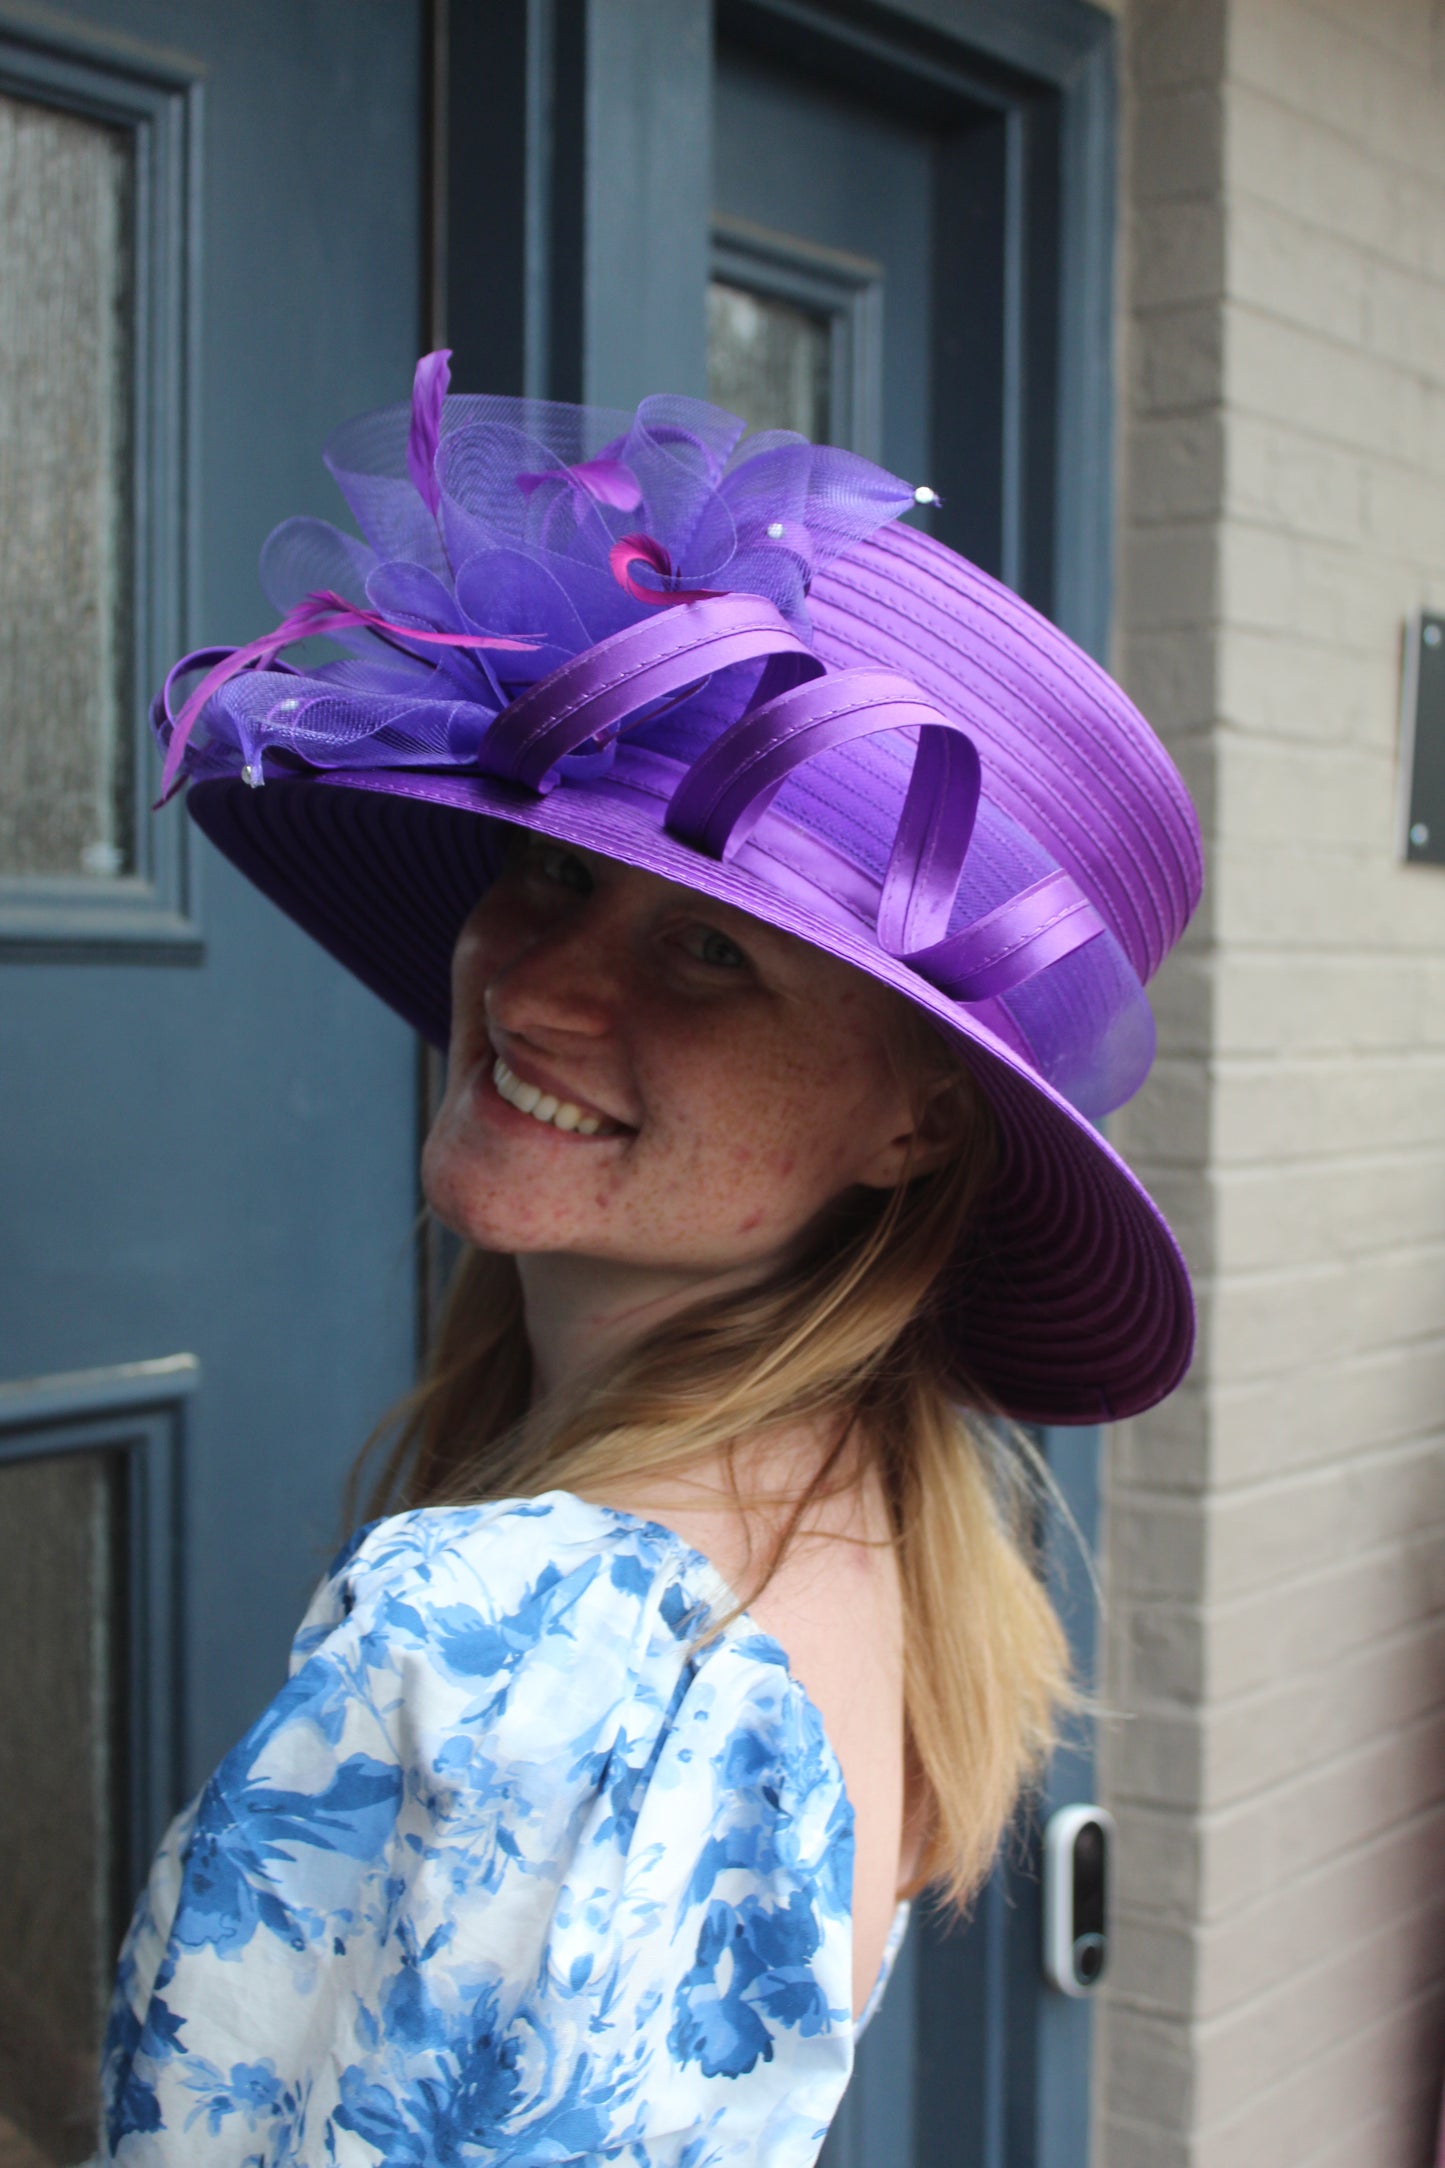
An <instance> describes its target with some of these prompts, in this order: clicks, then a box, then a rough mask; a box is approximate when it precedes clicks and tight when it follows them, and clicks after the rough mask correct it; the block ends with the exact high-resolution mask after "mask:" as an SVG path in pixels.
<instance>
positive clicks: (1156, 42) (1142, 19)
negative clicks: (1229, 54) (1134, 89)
mask: <svg viewBox="0 0 1445 2168" xmlns="http://www.w3.org/2000/svg"><path fill="white" fill-rule="evenodd" d="M1224 21H1225V11H1224V7H1223V5H1222V4H1221V0H1135V4H1134V5H1133V6H1131V7H1129V9H1128V10H1127V12H1126V15H1125V23H1126V30H1125V52H1124V65H1125V68H1126V70H1127V73H1128V75H1129V77H1130V79H1131V81H1132V83H1133V84H1135V85H1136V86H1138V87H1139V88H1140V89H1143V90H1147V91H1159V90H1164V91H1172V90H1177V89H1179V88H1180V87H1182V86H1188V85H1192V84H1201V83H1202V84H1209V85H1213V84H1215V83H1217V82H1218V80H1219V76H1220V71H1221V69H1222V67H1223V62H1224Z"/></svg>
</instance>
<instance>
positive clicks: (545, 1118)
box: [492, 1054, 602, 1137]
mask: <svg viewBox="0 0 1445 2168" xmlns="http://www.w3.org/2000/svg"><path fill="white" fill-rule="evenodd" d="M492 1082H493V1083H494V1084H495V1085H496V1087H497V1094H498V1097H499V1098H502V1099H505V1100H506V1102H507V1104H508V1106H511V1107H517V1108H518V1109H519V1110H520V1111H521V1112H522V1113H523V1114H530V1115H531V1117H532V1119H533V1120H534V1121H538V1122H549V1123H550V1124H551V1126H552V1127H553V1128H554V1129H561V1130H568V1131H571V1130H575V1131H576V1132H577V1134H578V1136H579V1137H595V1136H596V1134H597V1132H598V1130H599V1129H600V1128H601V1127H602V1123H601V1122H600V1120H599V1119H598V1117H597V1116H596V1115H595V1114H584V1113H583V1112H582V1109H581V1108H580V1107H579V1106H574V1105H573V1103H572V1101H571V1100H570V1099H558V1098H556V1097H555V1096H554V1094H553V1093H551V1092H543V1091H539V1090H538V1089H537V1086H536V1085H535V1084H524V1083H523V1082H522V1080H521V1078H520V1077H517V1076H513V1074H512V1072H511V1070H510V1069H509V1068H508V1067H507V1064H506V1063H505V1062H504V1061H503V1060H502V1057H501V1055H500V1054H499V1055H498V1056H497V1059H496V1060H495V1062H494V1063H493V1064H492Z"/></svg>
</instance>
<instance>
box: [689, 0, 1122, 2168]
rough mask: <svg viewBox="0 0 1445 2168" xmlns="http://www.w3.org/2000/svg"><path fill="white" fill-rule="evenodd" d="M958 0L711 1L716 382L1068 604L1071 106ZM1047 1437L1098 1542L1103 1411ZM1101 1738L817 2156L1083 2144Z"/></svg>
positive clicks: (875, 2053)
mask: <svg viewBox="0 0 1445 2168" xmlns="http://www.w3.org/2000/svg"><path fill="white" fill-rule="evenodd" d="M897 12H898V13H899V14H900V15H902V13H903V11H902V10H899V11H897ZM1019 12H1020V15H1021V16H1026V14H1027V11H1026V10H1020V11H1019ZM951 13H952V15H953V18H954V21H955V25H956V28H957V30H958V31H959V32H960V33H961V34H962V35H961V36H960V38H959V40H958V42H957V44H956V47H955V52H954V55H953V70H952V79H951V80H948V79H947V76H946V71H945V69H944V68H943V67H941V66H940V64H939V55H938V53H937V51H936V49H935V51H934V52H933V53H932V54H931V55H930V58H931V60H932V70H931V72H930V73H926V72H925V71H924V70H923V69H922V68H920V67H919V66H918V62H919V60H920V58H921V56H920V55H919V54H918V53H917V51H916V50H914V49H910V47H909V45H908V42H907V40H906V38H903V37H900V38H898V39H897V41H896V42H895V44H894V48H893V51H892V53H891V54H889V52H888V51H887V48H886V45H885V44H884V41H881V40H879V39H877V38H875V39H874V40H872V41H871V49H869V48H866V47H861V46H860V45H859V44H857V43H852V44H850V42H849V40H848V39H847V37H846V36H839V35H838V34H837V30H836V28H835V29H834V31H833V33H832V34H831V35H830V34H829V29H828V27H827V26H826V25H820V24H819V23H818V22H816V21H815V22H814V23H813V25H812V27H811V30H810V31H804V32H801V33H800V32H799V31H798V30H797V29H796V28H795V29H794V31H793V34H792V35H791V36H788V35H786V34H784V33H783V26H782V24H781V22H780V21H779V20H778V18H777V17H776V16H774V17H773V19H772V22H771V26H769V22H768V18H767V15H766V12H765V11H761V10H758V9H752V10H746V9H738V10H726V9H725V10H723V11H722V15H721V27H722V30H723V33H724V34H723V35H722V36H721V37H720V38H719V40H718V42H717V45H716V48H715V54H714V63H713V89H712V100H713V153H712V192H711V220H710V228H711V230H710V263H709V280H708V291H707V363H708V379H709V390H710V393H711V395H712V396H713V397H715V398H716V399H717V400H718V401H719V403H720V404H723V405H728V406H732V407H734V408H735V409H736V410H737V411H738V412H740V413H743V414H745V415H746V416H747V417H748V419H749V420H750V421H752V422H753V423H754V424H755V425H756V426H758V427H760V428H770V427H782V428H788V427H792V428H798V429H802V430H803V431H805V432H806V433H808V434H810V435H814V436H823V437H827V438H830V439H831V440H832V441H833V442H835V443H842V444H848V445H851V446H852V447H853V448H854V449H855V450H857V451H862V452H865V453H867V454H869V455H870V456H872V457H875V458H880V459H882V460H883V461H884V463H885V464H886V465H888V466H889V467H891V468H892V469H893V470H894V471H896V472H898V473H901V474H903V475H905V476H906V477H907V478H908V479H909V480H911V481H914V482H917V483H922V484H924V485H925V487H926V488H928V489H930V490H931V493H932V495H933V496H934V497H935V498H936V499H937V500H939V501H937V502H935V503H933V504H931V505H928V506H926V507H925V508H922V509H920V511H919V512H917V513H915V514H913V515H910V516H912V517H914V518H917V519H918V520H920V521H921V522H923V523H926V524H928V525H930V526H931V527H932V528H933V530H934V531H935V532H936V533H938V534H939V535H940V536H941V537H942V538H943V539H944V540H946V541H949V542H951V543H953V544H954V545H955V546H956V547H958V548H960V549H962V550H964V551H965V552H966V553H967V554H968V555H969V556H971V557H973V558H975V559H976V560H977V561H979V562H981V563H983V564H985V565H987V566H988V567H989V569H990V570H992V571H994V572H996V573H998V574H1000V575H1001V576H1002V577H1003V578H1005V579H1007V580H1008V581H1009V582H1010V584H1011V585H1013V586H1016V587H1019V588H1021V589H1022V590H1023V591H1024V592H1025V593H1027V594H1029V595H1030V597H1031V599H1033V600H1035V601H1037V602H1038V603H1039V604H1040V605H1041V606H1042V607H1044V608H1045V609H1050V610H1053V611H1055V612H1057V610H1058V606H1059V603H1058V597H1059V591H1060V588H1061V587H1065V588H1066V585H1067V565H1068V560H1069V558H1070V556H1071V554H1072V551H1073V550H1074V549H1075V548H1076V547H1077V543H1078V541H1079V540H1081V539H1082V538H1080V537H1074V536H1071V535H1068V534H1065V533H1063V532H1061V530H1060V527H1059V513H1060V510H1061V506H1060V502H1059V494H1058V479H1059V478H1058V474H1057V437H1056V431H1057V416H1058V395H1059V378H1058V367H1059V333H1060V330H1061V328H1062V327H1061V324H1060V321H1059V277H1060V257H1059V235H1060V227H1061V223H1062V208H1063V207H1062V204H1061V202H1060V197H1059V187H1058V178H1057V173H1058V169H1057V164H1056V160H1057V157H1058V152H1059V147H1060V146H1059V140H1058V136H1057V133H1056V130H1057V125H1058V123H1057V116H1056V115H1051V114H1050V112H1049V108H1048V106H1047V103H1045V102H1043V101H1040V102H1039V104H1037V105H1036V106H1035V107H1034V108H1033V110H1032V111H1030V110H1029V109H1028V108H1026V107H1021V106H1020V105H1019V103H1018V102H1017V98H1016V95H1014V96H1011V95H1010V90H1009V87H1008V85H1007V84H1006V82H1004V81H1001V80H1000V79H999V78H998V77H997V76H996V75H991V73H990V70H989V68H988V65H987V55H986V54H985V53H983V52H981V51H980V50H979V49H978V48H977V47H976V46H975V47H974V48H973V49H972V50H970V49H969V47H968V45H967V44H966V43H965V42H964V41H965V39H966V35H967V31H968V28H969V16H970V13H971V11H970V10H969V9H967V8H965V7H959V8H956V9H954V10H952V11H951ZM1077 13H1078V18H1079V22H1078V27H1079V28H1080V30H1081V31H1084V32H1087V30H1088V29H1089V28H1090V25H1089V23H1088V20H1087V15H1086V11H1084V10H1079V11H1077ZM899 27H900V29H901V28H902V27H903V26H902V25H900V26H899ZM729 33H730V34H729ZM880 47H881V48H882V49H880ZM890 59H891V62H892V80H891V81H890V80H889V70H888V68H887V66H886V63H887V62H888V61H889V60H890ZM910 60H911V61H912V62H913V63H914V70H913V80H912V82H911V83H910V82H909V79H908V63H909V61H910ZM1061 558H1062V559H1063V560H1064V565H1065V568H1066V569H1065V579H1064V580H1063V581H1060V579H1059V578H1058V576H1057V575H1058V571H1059V560H1060V559H1061ZM1081 629H1084V630H1086V631H1087V630H1091V629H1094V628H1090V627H1085V628H1081ZM1044 1449H1045V1452H1046V1454H1047V1456H1048V1458H1049V1460H1050V1462H1051V1463H1052V1466H1053V1470H1054V1474H1055V1477H1056V1480H1057V1481H1058V1483H1059V1485H1060V1487H1061V1489H1062V1491H1063V1492H1064V1493H1065V1496H1066V1497H1067V1499H1068V1503H1069V1509H1070V1511H1071V1512H1072V1514H1073V1517H1074V1519H1075V1521H1076V1523H1078V1524H1080V1527H1079V1534H1080V1535H1082V1536H1083V1540H1084V1541H1086V1542H1087V1541H1089V1540H1091V1539H1092V1535H1093V1525H1094V1506H1095V1492H1096V1474H1095V1470H1096V1458H1097V1451H1098V1439H1097V1435H1096V1434H1084V1435H1080V1434H1078V1433H1068V1432H1058V1433H1055V1434H1053V1435H1052V1436H1050V1437H1048V1438H1046V1439H1045V1440H1044ZM1053 1521H1054V1517H1051V1525H1050V1526H1049V1527H1048V1528H1046V1529H1045V1530H1044V1531H1042V1533H1043V1535H1044V1538H1045V1542H1046V1545H1047V1548H1048V1552H1049V1556H1050V1563H1051V1568H1052V1570H1053V1572H1054V1575H1055V1579H1056V1584H1057V1589H1058V1594H1059V1596H1060V1599H1061V1601H1062V1602H1063V1604H1064V1607H1065V1609H1066V1612H1067V1614H1068V1617H1069V1623H1070V1627H1071V1630H1072V1633H1073V1636H1074V1640H1075V1644H1076V1647H1077V1650H1078V1654H1079V1658H1080V1662H1081V1666H1082V1668H1083V1669H1084V1670H1085V1672H1086V1674H1087V1671H1088V1668H1089V1666H1090V1663H1091V1659H1092V1652H1093V1603H1092V1589H1091V1586H1090V1581H1089V1575H1088V1571H1087V1568H1086V1567H1085V1565H1084V1561H1083V1557H1082V1555H1081V1553H1080V1551H1079V1549H1078V1545H1077V1538H1076V1536H1075V1531H1074V1530H1073V1529H1071V1528H1070V1527H1069V1526H1067V1525H1066V1523H1064V1522H1059V1523H1058V1525H1054V1524H1053ZM960 1600H964V1597H963V1592H960ZM1089 1762H1090V1755H1089V1750H1088V1741H1087V1738H1086V1737H1083V1736H1081V1737H1079V1738H1078V1739H1076V1740H1074V1741H1071V1746H1070V1751H1069V1752H1067V1753H1064V1754H1061V1755H1060V1756H1059V1757H1058V1759H1057V1763H1056V1766H1055V1768H1054V1770H1053V1772H1052V1775H1051V1782H1050V1791H1049V1797H1048V1798H1047V1799H1046V1800H1045V1801H1044V1802H1042V1803H1041V1809H1040V1811H1036V1812H1035V1813H1034V1814H1033V1815H1031V1816H1028V1817H1025V1818H1024V1819H1023V1822H1022V1825H1021V1827H1020V1829H1019V1831H1018V1833H1017V1835H1016V1837H1015V1838H1014V1840H1013V1841H1012V1843H1011V1844H1010V1846H1009V1848H1008V1852H1007V1855H1006V1858H1005V1862H1004V1864H1002V1865H1001V1866H1000V1868H999V1870H998V1872H997V1874H996V1875H995V1877H994V1880H993V1881H992V1883H991V1884H990V1885H989V1887H988V1888H987V1889H986V1890H985V1891H984V1892H983V1894H982V1896H981V1898H980V1900H979V1902H978V1905H977V1908H976V1911H975V1913H974V1916H973V1918H972V1920H971V1922H970V1924H969V1926H968V1928H967V1929H966V1930H960V1929H959V1928H958V1927H957V1926H956V1925H955V1924H954V1923H953V1922H952V1921H950V1920H948V1919H946V1918H944V1917H942V1916H940V1915H939V1914H938V1913H937V1912H934V1911H931V1910H930V1909H929V1908H928V1907H926V1906H925V1907H923V1908H921V1910H920V1912H919V1915H918V1917H917V1919H916V1920H915V1923H914V1926H913V1928H912V1930H911V1931H910V1934H909V1937H908V1940H907V1942H906V1943H905V1945H904V1948H903V1951H902V1953H901V1955H900V1959H899V1965H898V1969H897V1972H896V1975H895V1979H894V1982H893V1985H892V1987H891V1989H890V1992H889V1995H888V1997H887V1999H886V2001H885V2003H884V2005H883V2008H882V2011H881V2013H880V2015H879V2018H878V2020H877V2022H876V2024H875V2025H874V2027H873V2028H872V2029H871V2031H870V2032H869V2033H868V2034H867V2035H866V2036H865V2038H864V2040H863V2042H862V2045H861V2049H860V2054H859V2060H858V2067H857V2071H856V2074H855V2077H854V2080H853V2084H852V2087H851V2088H850V2091H849V2094H848V2097H847V2098H846V2099H845V2101H844V2104H843V2108H842V2111H841V2113H840V2115H839V2118H838V2120H837V2122H836V2124H835V2125H834V2128H833V2131H832V2133H831V2135H830V2137H829V2140H828V2144H827V2146H826V2147H825V2149H824V2153H823V2168H913V2164H917V2168H944V2164H945V2163H946V2164H950V2168H952V2164H957V2168H1084V2163H1085V2162H1086V2160H1087V2147H1088V2127H1089V2033H1090V2023H1089V2012H1088V2009H1087V2006H1086V2005H1085V2004H1083V2003H1082V2002H1080V2001H1077V2000H1073V1999H1069V1998H1065V1997H1064V1996H1063V1995H1061V1994H1059V1993H1058V1992H1057V1991H1055V1990H1054V1989H1052V1988H1050V1987H1048V1986H1046V1985H1045V1983H1044V1981H1043V1978H1042V1975H1041V1967H1040V1940H1041V1937H1040V1927H1041V1921H1040V1905H1039V1845H1038V1824H1039V1822H1040V1821H1041V1819H1042V1818H1043V1815H1044V1814H1046V1813H1047V1812H1048V1811H1049V1809H1050V1808H1051V1807H1052V1806H1054V1805H1055V1804H1062V1803H1063V1802H1064V1801H1066V1800H1070V1799H1077V1798H1087V1797H1088V1793H1089V1786H1090V1778H1091V1772H1090V1767H1089Z"/></svg>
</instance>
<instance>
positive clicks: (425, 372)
mask: <svg viewBox="0 0 1445 2168" xmlns="http://www.w3.org/2000/svg"><path fill="white" fill-rule="evenodd" d="M451 362H452V350H451V348H450V347H449V346H439V347H437V348H436V350H435V351H434V352H433V353H430V354H423V355H422V357H421V360H420V361H419V362H418V363H417V365H416V375H415V376H414V377H413V379H412V386H411V431H410V434H409V435H408V437H407V440H406V471H407V473H408V474H409V475H410V476H411V478H412V481H413V483H414V484H415V486H416V492H417V495H418V496H419V497H420V498H421V500H422V502H423V504H425V506H426V508H427V510H428V511H429V512H432V513H435V511H436V508H437V506H438V505H439V504H440V503H441V490H440V488H439V487H438V486H437V478H436V456H437V444H438V442H439V440H440V437H441V433H442V407H443V405H444V403H445V401H446V396H447V387H448V385H449V384H450V383H451V380H452V368H451Z"/></svg>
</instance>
